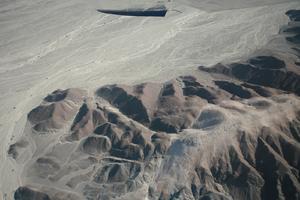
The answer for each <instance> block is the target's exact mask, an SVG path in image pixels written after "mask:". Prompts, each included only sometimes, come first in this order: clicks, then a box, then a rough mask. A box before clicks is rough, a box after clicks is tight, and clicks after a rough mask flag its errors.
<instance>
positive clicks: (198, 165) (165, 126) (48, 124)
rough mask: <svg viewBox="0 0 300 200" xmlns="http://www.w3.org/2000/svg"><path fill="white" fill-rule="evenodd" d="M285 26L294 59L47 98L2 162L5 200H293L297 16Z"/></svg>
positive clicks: (274, 54)
mask: <svg viewBox="0 0 300 200" xmlns="http://www.w3.org/2000/svg"><path fill="white" fill-rule="evenodd" d="M287 15H288V16H289V17H290V19H291V23H290V24H289V25H288V27H286V29H285V30H283V33H282V34H283V36H284V37H285V38H286V40H287V41H288V42H289V43H290V46H291V50H292V51H293V53H294V54H284V53H282V52H281V51H276V50H273V51H264V53H263V54H262V53H261V54H260V55H253V56H252V57H251V58H249V59H246V61H242V62H239V63H232V64H217V65H216V66H213V67H211V68H206V67H199V70H198V71H197V72H195V73H194V74H193V75H189V76H180V77H178V78H176V79H172V80H169V81H167V82H165V83H149V82H148V83H142V84H137V85H133V86H130V85H117V84H116V85H107V86H102V87H100V88H99V89H98V90H97V91H95V93H94V94H92V95H91V94H89V93H88V92H87V91H85V90H82V89H68V90H57V91H54V92H53V93H52V94H49V95H48V96H47V97H45V99H44V100H43V102H42V103H41V104H40V105H39V106H37V107H36V108H34V109H33V110H32V111H31V112H30V113H29V114H28V123H27V126H26V128H25V131H24V135H23V137H22V138H21V139H20V140H19V142H17V143H15V144H13V145H11V146H10V148H9V150H8V154H9V155H10V156H11V157H12V158H13V159H15V160H16V162H17V163H18V164H19V165H20V166H23V174H22V177H21V179H22V186H21V187H19V188H17V189H16V191H15V194H14V197H15V199H17V200H21V199H36V200H47V199H57V200H58V199H101V200H102V199H162V200H164V199H197V200H207V199H211V200H213V199H214V200H215V199H220V200H221V199H222V200H229V199H249V200H250V199H265V200H266V199H300V172H299V169H300V143H299V142H300V99H299V95H300V69H299V58H298V57H297V56H300V53H299V49H300V46H299V43H298V35H299V34H300V33H299V16H300V11H297V10H293V11H289V12H287ZM203 73H207V76H208V79H207V80H203V79H201V77H202V76H200V74H203Z"/></svg>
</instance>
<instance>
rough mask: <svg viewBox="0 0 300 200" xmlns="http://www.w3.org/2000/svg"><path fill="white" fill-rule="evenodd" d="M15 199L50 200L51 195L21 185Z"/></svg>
mask: <svg viewBox="0 0 300 200" xmlns="http://www.w3.org/2000/svg"><path fill="white" fill-rule="evenodd" d="M14 199H15V200H50V197H49V196H48V195H47V194H45V193H42V192H39V191H35V190H32V189H30V188H28V187H19V188H18V189H17V190H16V192H15V194H14Z"/></svg>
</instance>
